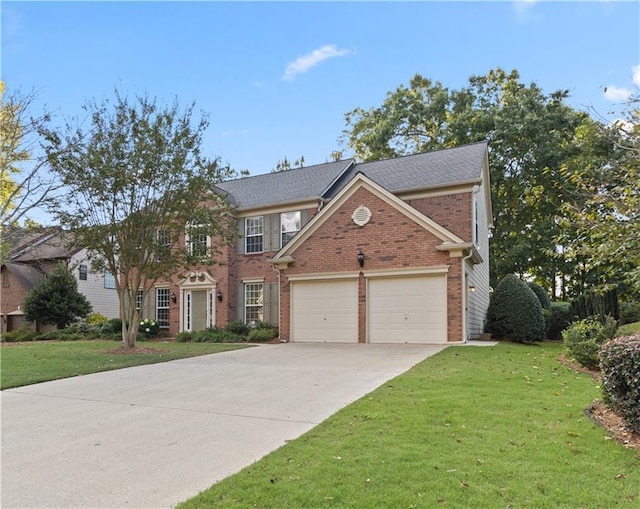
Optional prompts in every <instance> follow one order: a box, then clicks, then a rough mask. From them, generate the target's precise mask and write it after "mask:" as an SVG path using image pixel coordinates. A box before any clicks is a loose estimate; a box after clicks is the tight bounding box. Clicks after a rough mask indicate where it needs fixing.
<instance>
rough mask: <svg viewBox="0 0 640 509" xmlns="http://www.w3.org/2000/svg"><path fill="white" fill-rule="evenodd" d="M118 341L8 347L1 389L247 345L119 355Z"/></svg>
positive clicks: (162, 347) (3, 352) (157, 346)
mask: <svg viewBox="0 0 640 509" xmlns="http://www.w3.org/2000/svg"><path fill="white" fill-rule="evenodd" d="M119 346H120V342H118V341H106V340H105V341H100V340H95V341H60V342H58V341H34V342H30V343H4V344H2V347H1V348H0V368H1V369H0V387H1V388H2V389H8V388H10V387H20V386H22V385H29V384H34V383H38V382H46V381H48V380H56V379H58V378H67V377H70V376H77V375H85V374H87V373H96V372H98V371H109V370H112V369H119V368H127V367H130V366H138V365H141V364H154V363H156V362H166V361H172V360H175V359H182V358H185V357H195V356H197V355H205V354H210V353H218V352H224V351H227V350H234V349H237V348H246V345H238V344H219V343H175V342H166V343H154V342H141V343H138V347H143V348H152V349H154V350H159V351H160V353H138V354H127V355H122V354H116V353H111V352H113V351H114V350H117V349H118V348H119Z"/></svg>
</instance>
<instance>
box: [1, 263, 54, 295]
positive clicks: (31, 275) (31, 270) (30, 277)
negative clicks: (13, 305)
mask: <svg viewBox="0 0 640 509" xmlns="http://www.w3.org/2000/svg"><path fill="white" fill-rule="evenodd" d="M4 267H5V268H6V270H8V271H9V272H10V273H11V274H13V275H14V276H15V277H16V278H17V279H19V280H20V281H21V282H22V284H23V285H24V286H25V288H28V289H31V288H33V287H35V286H36V285H37V284H38V283H39V282H40V280H41V279H42V278H43V277H44V276H45V273H44V272H43V271H42V270H41V269H40V268H39V267H35V266H33V265H27V264H24V263H11V262H7V263H5V264H4Z"/></svg>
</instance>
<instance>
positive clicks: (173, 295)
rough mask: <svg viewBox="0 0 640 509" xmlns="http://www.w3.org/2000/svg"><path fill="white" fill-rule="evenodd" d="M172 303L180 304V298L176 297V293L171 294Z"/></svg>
mask: <svg viewBox="0 0 640 509" xmlns="http://www.w3.org/2000/svg"><path fill="white" fill-rule="evenodd" d="M171 302H173V303H174V304H175V303H176V302H178V297H177V296H176V293H175V292H171Z"/></svg>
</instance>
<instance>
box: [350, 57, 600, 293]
mask: <svg viewBox="0 0 640 509" xmlns="http://www.w3.org/2000/svg"><path fill="white" fill-rule="evenodd" d="M568 95H569V94H568V92H567V91H566V90H557V91H554V92H552V93H550V94H547V93H544V92H543V91H542V90H541V89H540V88H539V87H538V86H537V85H536V84H535V83H531V84H529V85H526V84H524V83H522V82H521V80H520V76H519V74H518V72H517V71H515V70H514V71H511V72H510V73H507V72H505V71H503V70H502V69H495V70H491V71H489V72H488V73H487V74H486V75H484V76H472V77H470V78H469V81H468V84H467V85H466V86H465V87H463V88H461V89H460V90H449V89H447V88H445V87H444V86H443V85H442V84H441V83H439V82H432V81H431V80H429V79H427V78H424V77H423V76H421V75H416V76H414V77H413V78H412V79H411V80H410V82H409V86H408V87H406V86H404V85H400V86H399V87H398V88H397V89H396V90H395V91H393V92H389V93H388V94H387V96H386V98H385V100H384V102H383V104H382V106H380V107H375V108H371V109H369V110H364V109H362V108H356V109H354V110H352V111H350V112H348V113H347V114H346V116H345V118H346V123H347V128H346V129H345V131H344V132H343V136H342V143H343V144H346V145H348V146H349V147H350V148H351V149H352V150H353V151H354V152H355V156H356V157H357V158H358V159H361V160H365V161H370V160H375V159H380V158H387V157H395V156H400V155H405V154H410V153H415V152H422V151H427V150H433V149H438V148H444V147H453V146H458V145H461V144H465V143H472V142H476V141H481V140H487V141H489V163H490V168H491V191H492V200H493V211H494V214H495V217H494V225H495V232H494V235H493V238H492V242H491V257H490V263H491V280H492V284H493V285H494V286H495V285H496V283H497V282H498V281H499V280H501V279H502V277H504V276H505V275H506V274H511V273H515V274H518V275H520V276H523V275H525V274H528V275H532V276H534V277H535V278H536V280H537V281H538V282H539V283H541V284H543V286H544V287H545V288H546V289H547V290H548V291H549V292H550V293H553V292H554V291H555V287H556V284H555V281H556V280H557V279H558V278H559V277H560V278H562V277H564V276H565V275H566V274H572V272H573V270H574V266H573V265H572V260H566V259H564V257H563V251H562V249H558V244H557V239H558V235H559V233H560V228H561V226H560V224H559V215H560V208H561V206H562V205H563V203H564V202H565V201H566V199H567V197H568V196H571V194H570V193H568V192H567V191H568V190H567V189H566V183H564V182H563V183H562V184H560V183H559V181H561V180H563V179H564V175H563V174H562V171H561V170H562V168H563V165H564V164H565V162H566V161H567V160H568V159H570V158H573V157H576V156H577V155H578V154H579V147H577V146H576V145H575V144H574V143H573V141H574V139H575V135H576V132H577V130H578V129H580V128H583V129H587V128H588V127H589V126H591V125H593V124H595V122H594V121H593V120H591V118H590V117H589V116H588V115H587V114H586V113H585V112H580V111H576V110H574V109H573V108H571V107H570V106H568V105H567V104H566V103H565V101H566V99H567V98H568ZM585 126H586V127H585ZM601 148H602V147H601ZM561 187H564V189H563V190H562V191H561V190H560V188H561ZM574 263H575V262H574Z"/></svg>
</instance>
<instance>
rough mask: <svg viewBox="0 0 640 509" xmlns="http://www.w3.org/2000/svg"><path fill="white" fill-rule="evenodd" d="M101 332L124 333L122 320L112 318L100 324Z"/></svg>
mask: <svg viewBox="0 0 640 509" xmlns="http://www.w3.org/2000/svg"><path fill="white" fill-rule="evenodd" d="M100 332H102V333H103V334H122V320H121V319H120V318H112V319H111V320H108V321H106V322H104V323H102V324H100Z"/></svg>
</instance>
